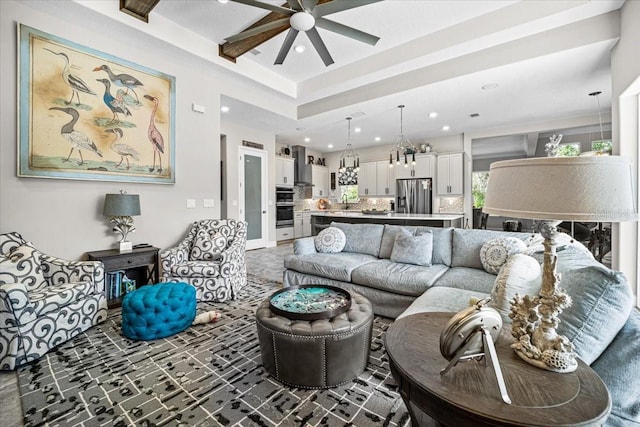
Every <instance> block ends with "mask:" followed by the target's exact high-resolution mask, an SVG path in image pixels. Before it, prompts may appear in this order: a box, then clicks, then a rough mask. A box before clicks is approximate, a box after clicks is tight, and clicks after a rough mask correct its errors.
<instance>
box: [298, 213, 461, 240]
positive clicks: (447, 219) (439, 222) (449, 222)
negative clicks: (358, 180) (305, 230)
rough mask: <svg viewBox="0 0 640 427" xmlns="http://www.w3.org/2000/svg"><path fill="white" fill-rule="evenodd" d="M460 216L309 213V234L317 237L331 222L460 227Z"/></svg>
mask: <svg viewBox="0 0 640 427" xmlns="http://www.w3.org/2000/svg"><path fill="white" fill-rule="evenodd" d="M463 217H464V215H461V214H441V213H438V214H406V213H395V212H387V213H363V212H359V211H353V212H348V211H347V212H345V211H325V212H311V234H312V235H314V236H315V235H317V234H318V233H319V232H320V231H321V230H322V229H324V228H327V227H328V226H329V225H331V223H332V222H333V221H335V222H346V223H350V224H394V225H421V226H428V227H458V228H460V227H462V219H463Z"/></svg>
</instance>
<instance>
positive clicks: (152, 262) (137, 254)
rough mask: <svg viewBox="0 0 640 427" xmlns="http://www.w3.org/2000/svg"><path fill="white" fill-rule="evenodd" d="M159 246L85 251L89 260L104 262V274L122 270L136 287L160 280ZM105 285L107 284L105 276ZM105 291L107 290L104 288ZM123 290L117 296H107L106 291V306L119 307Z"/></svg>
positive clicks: (112, 273) (107, 274)
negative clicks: (121, 250) (124, 249)
mask: <svg viewBox="0 0 640 427" xmlns="http://www.w3.org/2000/svg"><path fill="white" fill-rule="evenodd" d="M159 250H160V249H159V248H156V247H153V246H147V247H144V248H138V249H133V251H131V252H120V251H119V250H117V249H107V250H103V251H92V252H87V258H88V259H89V261H101V262H102V264H104V272H105V276H109V275H114V274H117V273H118V272H120V271H123V272H124V274H126V276H127V277H128V278H129V279H132V280H135V283H136V288H138V287H140V286H143V285H147V284H149V283H158V282H160V263H159V260H158V252H159ZM105 286H107V287H108V286H109V283H108V281H107V277H105ZM105 291H107V290H106V289H105ZM123 296H124V292H122V294H120V295H119V296H118V297H113V298H109V293H108V291H107V298H108V300H107V306H108V307H109V308H114V307H119V306H120V305H121V304H122V297H123Z"/></svg>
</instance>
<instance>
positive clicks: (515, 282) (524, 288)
mask: <svg viewBox="0 0 640 427" xmlns="http://www.w3.org/2000/svg"><path fill="white" fill-rule="evenodd" d="M541 284H542V276H541V269H540V264H539V263H538V261H536V260H535V259H534V258H532V257H530V256H528V255H525V254H515V255H513V256H511V257H509V260H508V261H507V262H506V264H505V265H504V266H503V267H502V268H501V269H500V273H498V277H497V278H496V282H495V285H494V286H493V289H492V290H491V301H490V302H489V307H493V308H495V309H496V310H498V312H499V313H500V315H501V316H502V322H503V323H511V319H510V318H509V313H510V312H511V302H512V301H513V297H514V296H515V295H516V294H518V295H519V296H521V297H522V296H525V295H531V296H535V295H538V293H539V292H540V286H541Z"/></svg>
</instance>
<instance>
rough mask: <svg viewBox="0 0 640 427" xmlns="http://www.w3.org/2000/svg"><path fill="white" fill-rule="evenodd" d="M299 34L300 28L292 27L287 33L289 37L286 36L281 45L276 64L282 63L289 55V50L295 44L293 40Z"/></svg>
mask: <svg viewBox="0 0 640 427" xmlns="http://www.w3.org/2000/svg"><path fill="white" fill-rule="evenodd" d="M297 35H298V30H296V29H293V28H291V29H290V30H289V32H288V33H287V37H285V39H284V42H283V43H282V46H281V47H280V52H278V56H277V57H276V62H274V63H273V64H274V65H282V63H283V62H284V59H285V58H286V57H287V54H288V53H289V50H291V46H292V45H293V41H294V40H295V39H296V36H297Z"/></svg>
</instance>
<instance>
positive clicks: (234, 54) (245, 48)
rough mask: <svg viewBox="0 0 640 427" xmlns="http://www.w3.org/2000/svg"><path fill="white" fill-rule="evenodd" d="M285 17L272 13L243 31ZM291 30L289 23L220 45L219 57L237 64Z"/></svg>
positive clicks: (284, 5)
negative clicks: (240, 57) (241, 57)
mask: <svg viewBox="0 0 640 427" xmlns="http://www.w3.org/2000/svg"><path fill="white" fill-rule="evenodd" d="M330 1H332V0H319V1H318V5H321V4H323V3H328V2H330ZM282 7H286V8H288V7H289V4H288V3H284V4H283V5H282ZM283 17H286V15H283V14H280V13H276V12H271V13H269V14H268V15H266V16H265V17H264V18H262V19H259V20H258V21H256V22H254V23H253V24H251V25H250V26H248V27H247V28H245V29H244V30H242V31H247V30H250V29H252V28H255V27H259V26H260V25H264V24H270V23H272V22H274V21H277V20H279V19H282V18H283ZM289 28H290V25H289V23H288V22H287V23H284V24H282V25H280V26H278V27H276V28H274V29H272V30H268V31H264V32H262V33H259V34H256V35H255V36H251V37H247V38H246V39H243V40H238V41H236V42H233V43H229V42H224V43H223V44H221V45H218V55H219V56H221V57H223V58H225V59H228V60H229V61H231V62H236V59H237V58H238V57H239V56H241V55H244V54H245V53H247V52H249V51H250V50H252V49H255V48H256V47H258V46H260V45H261V44H262V43H264V42H266V41H267V40H271V39H272V38H274V37H275V36H277V35H278V34H280V33H282V32H283V31H285V30H287V29H289ZM242 31H239V32H242Z"/></svg>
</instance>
